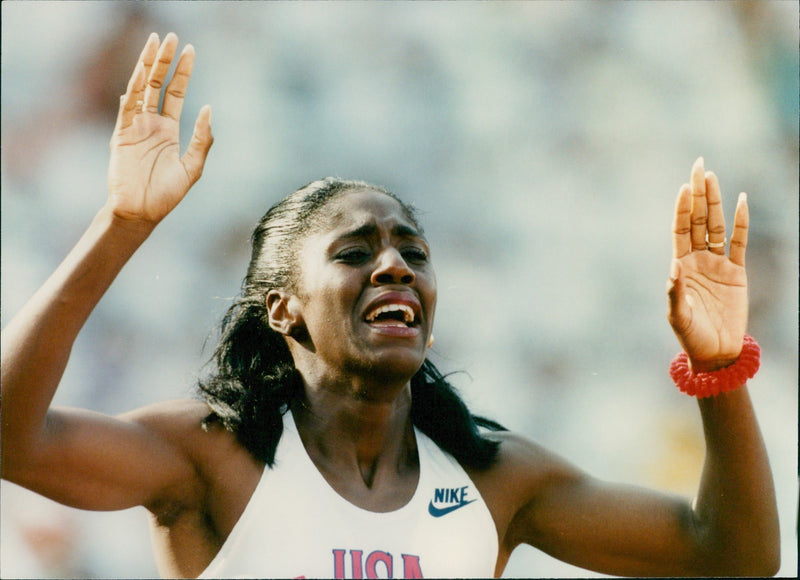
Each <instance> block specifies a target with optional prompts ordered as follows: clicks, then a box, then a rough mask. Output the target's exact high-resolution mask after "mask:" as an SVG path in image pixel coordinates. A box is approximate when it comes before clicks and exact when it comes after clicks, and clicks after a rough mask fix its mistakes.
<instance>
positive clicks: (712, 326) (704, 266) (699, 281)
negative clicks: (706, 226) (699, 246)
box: [676, 252, 747, 360]
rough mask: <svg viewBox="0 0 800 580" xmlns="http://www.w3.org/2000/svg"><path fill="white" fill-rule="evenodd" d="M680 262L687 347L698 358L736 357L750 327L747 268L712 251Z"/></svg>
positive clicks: (683, 336) (682, 330) (682, 334)
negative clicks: (683, 287) (748, 319)
mask: <svg viewBox="0 0 800 580" xmlns="http://www.w3.org/2000/svg"><path fill="white" fill-rule="evenodd" d="M680 262H681V272H682V273H683V277H684V285H685V291H684V295H683V300H684V301H685V303H686V306H685V312H686V313H687V316H685V317H684V318H683V319H681V320H680V323H679V328H680V331H679V336H680V337H681V342H682V343H683V346H684V348H685V349H686V351H687V352H690V353H692V358H693V359H696V360H714V359H715V358H718V357H720V358H728V357H731V358H735V357H736V355H737V353H738V352H739V349H740V348H741V346H742V337H743V336H744V332H745V330H746V327H747V277H746V275H745V271H744V268H743V267H742V266H738V265H736V264H733V263H732V262H731V261H730V260H728V259H727V258H726V257H725V256H717V255H714V254H712V253H711V252H693V253H691V254H689V255H687V256H684V257H683V258H681V259H680ZM676 330H677V329H676Z"/></svg>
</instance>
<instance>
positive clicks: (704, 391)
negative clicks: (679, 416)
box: [669, 334, 761, 399]
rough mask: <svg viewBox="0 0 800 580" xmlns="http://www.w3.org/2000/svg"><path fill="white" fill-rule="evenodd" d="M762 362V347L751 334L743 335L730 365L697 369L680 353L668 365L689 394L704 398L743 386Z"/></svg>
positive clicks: (678, 382) (672, 375) (681, 386)
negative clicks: (707, 369)
mask: <svg viewBox="0 0 800 580" xmlns="http://www.w3.org/2000/svg"><path fill="white" fill-rule="evenodd" d="M760 363H761V349H760V348H759V346H758V343H757V342H756V341H755V339H754V338H753V337H752V336H749V335H747V334H745V335H744V342H743V344H742V352H741V353H740V354H739V358H737V359H736V362H735V363H733V364H732V365H730V366H727V367H724V368H721V369H719V370H717V371H712V372H709V373H695V372H692V369H691V368H689V357H688V355H687V354H686V353H685V352H680V353H678V354H677V355H676V356H675V358H674V359H673V360H672V364H671V365H669V376H671V377H672V380H673V381H675V384H676V385H677V386H678V388H679V389H680V390H681V391H683V392H684V393H686V394H687V395H689V396H692V397H697V398H698V399H702V398H703V397H713V396H715V395H718V394H720V393H727V392H728V391H733V390H736V389H738V388H739V387H741V386H742V385H744V384H745V382H747V379H751V378H753V377H754V376H755V374H756V371H758V367H759V365H760Z"/></svg>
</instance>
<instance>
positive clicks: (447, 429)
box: [199, 177, 503, 469]
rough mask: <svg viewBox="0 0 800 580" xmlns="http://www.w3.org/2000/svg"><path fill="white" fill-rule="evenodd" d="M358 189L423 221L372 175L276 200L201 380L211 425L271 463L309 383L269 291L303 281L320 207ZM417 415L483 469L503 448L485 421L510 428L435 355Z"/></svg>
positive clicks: (416, 393) (422, 379) (429, 431)
mask: <svg viewBox="0 0 800 580" xmlns="http://www.w3.org/2000/svg"><path fill="white" fill-rule="evenodd" d="M358 190H370V191H378V192H380V193H383V194H385V195H388V196H390V197H392V198H393V199H395V200H396V201H397V202H398V203H399V204H400V206H401V207H402V208H403V211H404V212H405V214H406V215H407V217H408V218H409V219H410V220H411V221H412V222H413V223H414V225H415V226H416V227H417V228H419V223H418V221H417V219H416V215H415V210H414V208H413V207H411V206H410V205H408V204H406V203H404V202H403V201H401V200H400V199H398V198H397V197H396V196H395V195H393V194H392V193H390V192H389V191H387V190H386V189H384V188H382V187H378V186H375V185H372V184H369V183H366V182H364V181H350V180H341V179H338V178H331V177H328V178H326V179H322V180H318V181H314V182H312V183H309V184H308V185H305V186H303V187H301V188H300V189H298V190H297V191H295V192H294V193H292V194H291V195H289V196H287V197H286V198H284V199H283V200H281V201H279V202H278V203H276V204H275V205H273V206H272V207H271V208H270V209H269V211H267V213H266V214H265V215H264V216H263V217H262V218H261V220H260V221H259V223H258V225H257V226H256V228H255V231H254V232H253V235H252V255H251V258H250V265H249V266H248V269H247V274H246V276H245V278H244V281H243V282H242V288H241V292H240V294H239V296H237V297H236V298H235V299H234V302H233V304H232V305H231V306H230V307H229V308H228V311H227V312H226V314H225V316H224V317H223V319H222V322H221V324H220V335H221V336H220V341H219V343H218V345H217V347H216V349H215V351H214V354H213V355H212V359H211V361H210V362H212V363H214V367H213V371H212V372H211V373H210V375H209V376H208V377H205V378H203V379H201V380H200V381H199V393H200V396H201V398H202V399H203V400H204V401H205V402H206V403H207V404H208V405H209V407H210V408H211V413H210V414H209V415H208V417H206V419H205V421H204V422H203V425H204V427H206V428H207V427H208V426H209V425H210V424H211V423H212V422H214V421H219V422H220V423H221V424H222V425H223V426H224V427H225V428H226V429H228V430H229V431H231V432H233V433H235V434H236V437H237V439H238V440H239V442H240V443H241V444H242V445H243V446H244V447H245V448H246V449H247V450H248V451H250V453H252V454H253V456H254V457H256V458H257V459H258V460H260V461H263V462H264V463H266V464H267V465H268V466H270V467H271V466H272V465H273V463H274V460H275V449H276V447H277V445H278V441H279V439H280V437H281V435H282V433H283V418H282V417H283V415H284V414H285V413H286V412H287V411H288V409H289V405H290V404H291V403H292V401H293V400H295V399H296V398H297V397H299V396H300V395H301V394H302V389H303V383H302V379H301V377H300V373H299V372H298V371H297V369H296V368H295V366H294V361H293V360H292V356H291V354H290V352H289V347H288V346H287V344H286V342H285V339H284V337H283V335H281V334H280V333H278V332H276V331H274V330H273V329H272V328H271V327H270V326H269V323H268V313H267V306H266V295H267V292H269V290H271V289H274V288H284V289H289V290H294V289H295V284H296V282H297V280H296V276H295V273H296V272H297V267H296V264H297V250H298V249H299V246H300V244H299V242H300V240H301V239H302V238H303V237H304V236H305V235H307V234H309V233H310V232H311V231H313V228H314V227H316V226H317V225H318V224H319V223H320V222H321V218H323V217H324V214H323V213H322V212H321V211H320V210H321V209H322V208H323V207H324V206H325V205H326V204H327V203H328V202H329V201H331V200H332V199H333V198H335V197H337V196H339V195H341V194H343V193H346V192H348V191H358ZM411 419H412V422H413V423H414V425H415V426H416V427H417V428H419V429H420V430H421V431H422V432H424V433H425V434H426V435H428V436H429V437H430V438H431V439H432V440H433V441H435V442H436V444H437V445H439V447H441V448H442V449H444V450H445V451H447V452H448V453H450V454H451V455H452V456H453V457H455V458H456V460H458V462H459V463H461V464H462V465H464V466H467V467H475V468H479V469H482V468H485V467H488V466H489V465H490V464H491V463H492V462H493V460H494V458H495V457H496V455H497V451H498V448H499V444H498V442H497V441H494V440H492V439H489V438H487V437H484V436H483V435H482V434H481V433H480V431H479V427H484V428H488V429H492V430H502V429H503V428H502V427H501V426H500V425H498V424H497V423H494V422H492V421H489V420H487V419H483V418H481V417H476V416H474V415H472V413H470V411H469V410H468V409H467V406H466V405H465V404H464V402H463V400H462V399H461V398H460V397H459V395H458V393H457V392H456V391H455V389H454V388H453V387H452V386H451V385H450V384H449V383H448V382H447V380H446V378H445V377H444V376H443V375H442V374H441V373H440V372H439V370H438V369H437V368H436V367H435V366H434V365H433V363H431V362H430V361H429V360H427V359H426V360H425V361H424V363H423V364H422V366H421V367H420V369H419V371H417V373H416V374H415V375H414V377H412V379H411Z"/></svg>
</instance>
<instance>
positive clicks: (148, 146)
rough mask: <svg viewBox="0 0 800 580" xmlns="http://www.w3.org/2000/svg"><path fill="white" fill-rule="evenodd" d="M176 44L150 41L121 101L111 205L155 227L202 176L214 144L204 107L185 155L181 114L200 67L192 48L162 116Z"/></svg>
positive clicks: (172, 38) (183, 59) (111, 166)
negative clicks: (161, 99) (196, 66)
mask: <svg viewBox="0 0 800 580" xmlns="http://www.w3.org/2000/svg"><path fill="white" fill-rule="evenodd" d="M176 44H177V38H176V37H175V36H174V35H168V36H167V38H165V40H164V43H163V44H161V45H160V47H159V44H158V38H157V37H156V36H155V35H153V36H151V37H150V39H149V40H148V42H147V44H146V45H145V48H144V50H143V51H142V55H141V57H140V64H139V65H137V67H136V70H135V71H134V73H133V76H132V77H131V81H130V83H129V85H128V90H127V92H126V94H125V95H124V96H123V98H122V101H121V106H120V112H119V116H118V118H117V125H116V127H115V129H114V135H113V136H112V138H111V161H110V163H109V173H108V186H109V205H110V206H111V208H112V210H113V212H114V214H115V215H116V216H118V217H120V218H123V219H128V220H141V221H144V222H148V223H152V224H155V223H158V222H159V221H160V220H161V219H163V218H164V217H165V216H166V215H167V214H168V213H169V212H170V211H171V210H172V209H173V208H174V207H175V206H176V205H177V204H178V203H179V202H180V201H181V200H182V199H183V197H184V196H185V195H186V193H187V192H188V191H189V188H190V187H191V186H192V185H193V184H194V182H195V181H197V179H199V178H200V174H201V173H202V169H203V165H204V163H205V158H206V155H207V153H208V149H209V148H210V146H211V142H212V138H211V132H210V127H209V117H210V111H209V110H208V108H207V107H204V108H203V110H201V112H200V115H199V116H198V120H197V123H196V124H195V131H194V134H193V135H192V139H191V142H190V143H189V147H188V149H187V152H186V154H185V155H184V156H183V157H181V155H180V133H179V125H180V115H181V109H182V106H183V96H184V94H185V91H186V86H187V85H188V81H189V76H190V75H191V69H192V66H193V63H194V52H193V50H192V49H191V47H187V48H186V49H184V52H183V53H182V54H181V56H180V59H179V61H178V64H177V66H176V69H175V74H174V76H173V79H172V81H171V82H170V84H169V86H168V87H167V89H166V92H165V95H164V103H163V106H162V109H161V112H160V113H159V107H158V105H159V97H160V91H159V89H160V87H161V86H162V84H163V79H164V76H165V75H166V72H167V70H168V68H169V65H170V62H171V61H172V57H173V56H174V52H175V48H176ZM156 51H157V52H156Z"/></svg>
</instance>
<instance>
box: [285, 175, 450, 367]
mask: <svg viewBox="0 0 800 580" xmlns="http://www.w3.org/2000/svg"><path fill="white" fill-rule="evenodd" d="M323 211H324V212H325V214H326V216H327V217H325V218H323V220H322V224H321V227H317V228H315V229H314V232H315V233H311V234H309V235H308V237H307V238H306V239H305V241H304V243H303V246H302V248H301V251H300V252H299V257H298V266H299V269H300V276H299V283H298V284H297V288H298V295H297V297H296V298H297V303H298V304H299V306H298V308H299V309H300V313H301V318H302V323H303V325H304V329H305V330H306V333H307V338H306V339H305V341H304V345H303V346H304V347H305V348H306V349H307V350H308V351H309V352H311V353H313V356H312V357H311V360H312V361H313V364H314V365H318V367H317V369H316V371H317V372H321V373H323V374H328V373H333V374H334V376H340V375H341V373H344V375H348V374H351V373H357V374H364V373H368V376H371V377H373V378H377V377H385V378H390V377H393V378H402V377H405V379H404V380H408V379H410V378H411V377H412V376H413V375H414V374H415V373H416V372H417V370H418V369H419V367H420V366H421V365H422V363H423V361H424V360H425V353H426V351H427V344H428V339H429V336H430V334H431V330H432V327H433V315H434V310H435V307H436V278H435V275H434V272H433V266H432V265H431V262H430V250H429V248H428V244H427V241H426V240H425V238H424V237H423V236H422V234H421V233H420V232H418V231H417V228H416V226H415V225H414V223H413V222H412V221H411V220H410V219H409V218H408V217H407V216H406V214H405V212H404V211H403V209H402V207H401V206H400V204H399V203H398V202H397V201H396V200H394V199H393V198H391V197H389V196H387V195H385V194H383V193H380V192H376V191H373V190H357V191H351V192H347V193H344V194H342V195H341V196H339V197H337V198H336V199H334V200H332V201H331V202H329V204H328V205H327V206H326V207H325V208H324V209H323ZM300 370H301V372H302V370H303V369H300Z"/></svg>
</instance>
